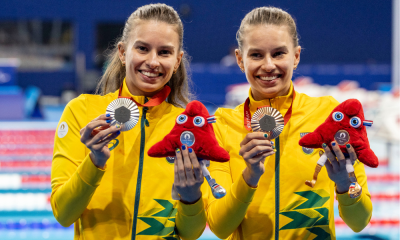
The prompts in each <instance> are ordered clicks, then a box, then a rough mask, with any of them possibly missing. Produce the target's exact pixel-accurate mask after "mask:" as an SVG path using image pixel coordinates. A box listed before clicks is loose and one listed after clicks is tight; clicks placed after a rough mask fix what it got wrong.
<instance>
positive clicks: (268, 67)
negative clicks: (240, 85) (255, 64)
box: [262, 56, 275, 72]
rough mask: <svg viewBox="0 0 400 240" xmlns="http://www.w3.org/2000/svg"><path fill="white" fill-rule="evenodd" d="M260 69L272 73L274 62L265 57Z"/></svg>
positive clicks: (269, 57)
mask: <svg viewBox="0 0 400 240" xmlns="http://www.w3.org/2000/svg"><path fill="white" fill-rule="evenodd" d="M262 69H263V70H265V71H266V72H272V70H274V69H275V64H274V60H273V59H272V58H271V56H266V57H265V60H264V64H263V65H262Z"/></svg>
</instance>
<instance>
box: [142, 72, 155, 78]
mask: <svg viewBox="0 0 400 240" xmlns="http://www.w3.org/2000/svg"><path fill="white" fill-rule="evenodd" d="M142 74H143V75H145V76H148V77H157V76H158V73H152V72H145V71H142Z"/></svg>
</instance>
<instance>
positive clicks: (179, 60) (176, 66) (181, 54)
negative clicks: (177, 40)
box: [174, 51, 183, 71]
mask: <svg viewBox="0 0 400 240" xmlns="http://www.w3.org/2000/svg"><path fill="white" fill-rule="evenodd" d="M182 57H183V51H181V52H180V53H179V54H178V56H177V58H176V60H177V61H176V64H175V66H174V71H176V70H177V69H178V67H179V65H180V64H181V61H182Z"/></svg>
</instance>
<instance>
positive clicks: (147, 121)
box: [144, 118, 150, 127]
mask: <svg viewBox="0 0 400 240" xmlns="http://www.w3.org/2000/svg"><path fill="white" fill-rule="evenodd" d="M144 125H146V127H148V126H150V124H149V120H147V118H146V119H145V120H144Z"/></svg>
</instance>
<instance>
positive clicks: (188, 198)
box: [51, 4, 205, 240]
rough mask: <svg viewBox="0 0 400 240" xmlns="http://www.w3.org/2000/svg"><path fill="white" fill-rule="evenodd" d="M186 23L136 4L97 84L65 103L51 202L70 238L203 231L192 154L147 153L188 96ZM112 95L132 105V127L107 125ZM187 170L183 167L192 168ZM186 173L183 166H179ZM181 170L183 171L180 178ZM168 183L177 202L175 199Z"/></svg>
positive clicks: (170, 12)
mask: <svg viewBox="0 0 400 240" xmlns="http://www.w3.org/2000/svg"><path fill="white" fill-rule="evenodd" d="M187 67H188V61H187V56H186V53H185V52H184V51H183V26H182V22H181V19H180V18H179V16H178V14H177V13H176V11H175V10H174V9H173V8H172V7H170V6H167V5H165V4H150V5H145V6H142V7H139V8H138V9H137V10H136V11H135V12H133V13H132V14H131V16H130V17H129V18H128V20H127V21H126V23H125V27H124V30H123V34H122V37H121V38H120V40H119V41H117V44H116V45H115V46H114V50H113V52H112V53H111V55H110V64H109V65H108V67H107V69H106V71H105V73H104V75H103V77H102V79H101V81H100V83H99V86H98V93H100V94H99V95H89V94H84V95H80V96H79V97H77V98H76V99H74V100H72V101H71V102H70V103H68V105H67V106H66V108H65V110H64V112H63V115H62V117H61V119H60V123H59V125H58V129H57V132H56V136H55V144H54V155H53V163H52V173H51V186H52V194H51V206H52V208H53V213H54V216H55V218H56V219H57V220H58V221H59V222H60V223H61V224H62V225H63V226H65V227H67V226H70V225H71V224H73V223H74V224H75V226H74V228H75V237H74V239H96V240H97V239H180V238H182V239H196V238H198V237H199V236H200V235H201V234H202V232H203V230H204V228H205V212H204V208H203V201H202V199H201V192H200V186H201V184H202V183H203V175H202V174H201V171H200V166H199V163H198V161H197V158H196V155H195V154H194V152H193V151H191V149H190V148H187V147H185V146H182V149H177V151H176V159H177V160H176V161H175V164H174V162H173V161H171V159H157V158H151V157H149V156H148V155H147V151H148V149H149V148H150V147H151V146H152V145H154V144H155V143H157V142H159V141H161V140H162V139H163V138H164V136H165V135H166V134H168V133H169V131H170V130H171V129H172V127H173V126H174V123H175V120H176V117H177V116H178V115H179V114H180V113H181V112H182V111H183V109H182V108H181V107H182V106H184V105H185V104H187V103H188V101H189V98H190V91H189V83H190V79H189V77H188V74H187V71H186V69H187ZM118 98H130V99H132V100H133V101H135V102H136V103H137V105H138V113H139V119H138V123H137V126H136V127H134V128H133V129H131V130H129V131H123V132H122V131H120V126H119V125H110V123H111V122H112V116H110V114H105V112H106V109H107V106H108V105H109V104H110V103H111V102H112V101H113V100H116V99H118ZM189 168H190V171H186V169H189ZM185 171H186V172H185ZM182 174H183V175H182ZM174 179H179V180H180V181H179V184H177V183H175V186H176V189H177V191H178V193H179V195H180V198H181V199H180V201H175V200H173V199H172V197H171V187H172V185H173V183H174Z"/></svg>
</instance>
